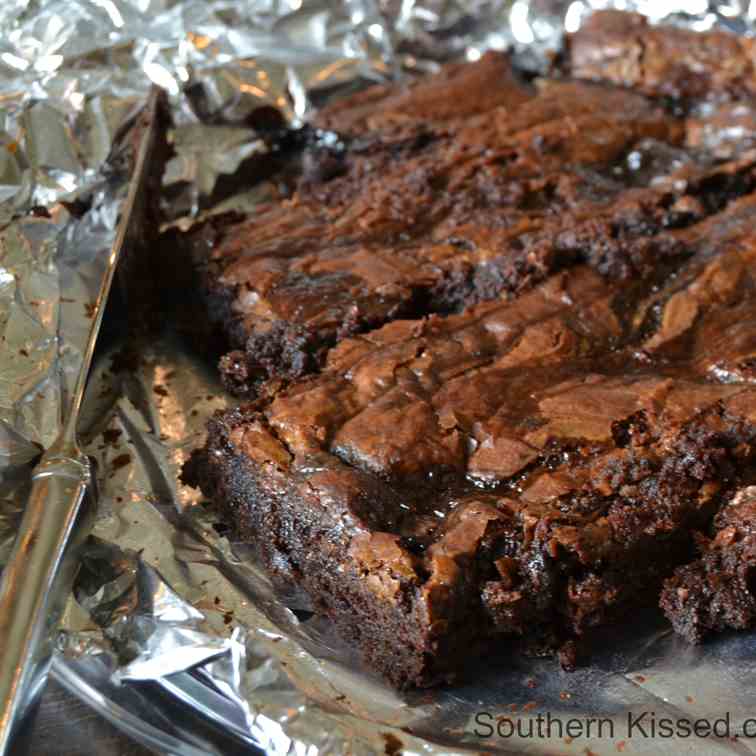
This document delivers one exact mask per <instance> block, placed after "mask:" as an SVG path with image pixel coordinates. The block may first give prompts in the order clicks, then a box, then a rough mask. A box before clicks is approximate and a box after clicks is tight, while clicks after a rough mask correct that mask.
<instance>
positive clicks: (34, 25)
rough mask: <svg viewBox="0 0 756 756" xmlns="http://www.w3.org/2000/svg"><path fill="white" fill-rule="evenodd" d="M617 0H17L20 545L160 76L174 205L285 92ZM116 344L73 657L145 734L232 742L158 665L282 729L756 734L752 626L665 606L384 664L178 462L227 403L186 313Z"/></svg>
mask: <svg viewBox="0 0 756 756" xmlns="http://www.w3.org/2000/svg"><path fill="white" fill-rule="evenodd" d="M599 5H602V6H604V5H605V3H599V2H586V1H585V0H573V1H572V2H558V1H556V2H555V1H554V0H514V1H512V0H506V1H503V0H488V1H485V2H484V1H481V2H478V1H477V0H470V1H469V2H453V1H448V2H442V1H441V0H421V1H419V2H414V1H413V0H402V1H401V2H399V0H382V1H380V2H368V1H367V0H346V1H345V2H341V3H328V2H318V1H315V2H303V1H302V0H259V1H258V0H254V1H253V0H250V2H246V3H239V2H231V1H230V0H228V1H226V0H211V1H209V2H206V1H205V0H185V1H184V2H176V1H174V0H38V1H37V2H31V1H30V0H6V2H4V3H2V6H0V97H1V98H2V109H1V110H0V224H3V225H2V228H1V229H0V562H1V561H2V559H3V557H4V555H5V553H6V552H7V548H8V546H9V544H10V542H11V539H12V537H13V531H14V527H15V524H16V523H17V521H18V517H19V512H20V511H21V508H22V506H23V500H24V494H25V486H26V482H27V480H28V472H29V469H30V467H31V464H32V463H33V461H34V459H35V457H36V456H37V455H38V453H39V451H40V449H41V448H43V447H45V446H46V445H47V444H49V443H50V442H51V440H52V439H53V438H54V436H55V435H56V431H57V426H58V422H59V412H60V406H61V403H62V401H64V398H65V392H66V387H67V386H68V385H70V380H71V377H72V376H74V375H75V374H76V371H77V368H78V364H79V349H80V345H81V344H83V342H84V339H85V338H86V333H87V329H88V323H89V318H90V317H91V314H92V313H91V307H90V304H89V303H90V302H91V301H93V299H94V295H95V293H96V291H97V289H98V288H99V277H100V275H101V262H102V258H103V257H104V253H105V251H106V250H107V249H108V247H109V245H110V243H111V242H112V238H113V231H114V228H115V222H116V219H117V212H118V206H119V202H120V199H121V198H122V192H123V187H120V188H118V187H113V186H112V185H110V186H106V185H105V184H103V183H102V180H101V177H102V174H101V172H100V166H101V165H102V162H103V160H104V159H105V158H106V156H107V154H108V150H109V148H110V144H111V141H112V138H113V135H114V133H115V131H116V129H117V127H118V124H119V123H120V122H121V121H122V120H123V118H124V116H125V114H127V113H128V112H129V111H130V110H131V109H132V108H133V107H134V106H135V105H136V104H138V103H139V102H141V101H142V99H143V98H144V96H145V94H146V92H147V89H148V87H149V86H150V85H151V84H152V83H153V82H154V83H157V84H159V85H161V86H163V87H164V88H165V89H166V90H167V91H168V93H169V94H170V96H171V102H172V105H173V112H174V119H175V124H176V126H175V129H174V131H173V133H172V140H173V143H174V145H175V147H176V151H177V155H176V157H175V158H174V159H173V161H172V162H171V163H170V165H169V167H168V171H167V175H166V179H165V198H166V202H165V205H166V207H165V210H166V213H167V216H168V217H169V218H171V219H173V220H176V219H178V218H180V217H181V216H187V217H188V216H193V215H195V214H196V213H197V212H199V211H201V210H203V209H205V208H207V207H209V206H212V205H213V203H214V202H215V200H216V199H217V196H218V193H217V190H218V186H219V185H220V184H222V183H223V182H222V181H221V179H222V178H223V177H224V176H225V177H233V178H234V179H235V180H236V181H238V182H239V183H243V173H244V170H245V166H246V165H247V162H246V161H247V160H248V159H250V158H252V157H254V155H255V154H256V153H257V152H259V151H260V150H265V149H266V146H265V141H264V139H262V138H261V131H260V130H261V128H262V126H264V125H265V124H266V123H270V119H271V118H274V119H275V118H277V116H275V115H274V114H273V111H272V110H271V108H275V109H276V110H277V111H278V112H279V113H280V114H281V116H282V117H283V120H285V121H287V122H290V123H297V122H300V121H302V120H303V119H305V118H306V117H307V115H308V113H309V112H310V110H311V109H312V108H313V107H315V106H316V104H317V103H319V102H321V101H322V100H323V98H324V97H326V96H338V94H339V93H340V92H342V91H346V90H348V89H350V88H353V87H355V86H359V85H362V84H364V83H365V82H366V81H371V80H380V79H384V78H388V77H391V76H397V75H406V74H407V72H412V71H413V70H416V71H425V70H432V69H433V68H434V67H435V66H436V65H437V64H438V62H439V61H443V60H447V59H450V58H467V59H469V60H474V59H476V58H477V57H479V56H480V55H481V54H482V51H483V50H485V49H487V48H497V49H501V48H512V49H514V50H515V53H516V55H517V56H519V57H520V58H521V60H522V62H523V63H524V64H525V65H529V66H530V67H531V68H535V69H538V68H540V67H543V66H544V65H545V62H546V60H547V55H548V53H549V51H551V50H553V49H556V48H557V47H558V45H559V43H560V40H561V38H562V35H563V33H564V30H565V29H566V30H574V29H576V28H577V27H578V26H579V24H580V21H581V19H582V18H583V17H584V16H585V14H586V13H587V12H589V11H590V9H591V8H592V7H598V6H599ZM617 5H618V6H619V5H620V4H619V3H617ZM621 7H623V8H626V9H637V10H640V11H641V12H644V13H646V14H647V15H649V16H651V17H652V18H653V19H654V20H661V19H665V21H667V22H672V23H678V24H684V25H687V26H692V27H693V28H696V29H701V30H703V29H708V28H711V27H713V26H720V27H724V28H729V29H731V30H733V31H736V32H738V33H750V32H751V30H752V19H753V17H754V16H756V5H754V4H753V3H751V5H748V4H747V3H745V2H740V1H739V0H731V1H730V2H721V3H713V2H707V0H683V1H681V0H672V1H671V2H664V3H662V2H653V3H651V2H647V1H646V0H636V1H635V2H632V1H631V0H626V1H625V2H623V3H622V4H621ZM83 195H86V196H87V197H89V198H90V199H91V200H92V202H91V208H90V210H89V211H88V212H87V213H85V214H84V215H83V216H81V217H79V216H78V214H75V213H74V214H72V211H73V210H74V209H75V207H76V205H75V204H71V201H73V200H74V199H75V198H76V197H81V196H83ZM257 199H259V192H255V191H252V192H248V193H246V194H244V193H238V194H235V195H234V196H233V197H231V198H230V199H227V200H226V204H228V203H232V204H234V203H235V204H242V205H249V203H254V202H255V201H256V200H257ZM42 207H44V208H46V210H45V211H42V210H41V209H39V208H42ZM67 208H68V209H67ZM62 289H65V290H66V291H67V292H68V291H71V290H73V291H75V292H76V293H75V296H70V294H67V295H66V296H65V297H62V296H61V290H62ZM116 330H117V329H116ZM122 347H123V344H121V343H118V342H116V343H115V344H113V345H112V347H111V349H110V351H109V352H107V353H105V354H103V355H102V356H101V358H100V359H99V361H98V363H97V364H96V366H95V370H94V374H93V376H92V379H91V381H90V386H89V390H88V393H87V398H86V404H85V407H84V409H83V413H82V417H81V425H80V431H81V435H82V437H83V438H84V439H85V440H86V442H87V445H86V448H87V452H88V453H90V454H91V455H92V456H94V457H95V458H96V460H97V463H98V470H99V474H98V476H99V479H100V480H99V483H100V508H99V514H98V518H97V522H96V525H95V529H94V533H93V536H92V539H91V542H90V545H89V548H88V550H87V553H86V556H85V560H84V564H83V567H82V570H81V573H80V576H79V579H78V581H77V584H76V587H75V590H74V594H73V596H72V597H71V600H70V602H69V605H68V608H67V611H66V615H65V618H64V628H63V631H62V633H61V636H60V643H59V655H58V659H57V662H56V669H57V670H58V672H59V674H60V675H62V676H63V677H64V678H65V679H66V680H67V681H68V684H69V685H70V686H71V687H74V688H77V689H78V690H79V691H81V692H82V694H83V695H86V696H88V697H89V699H90V701H91V702H92V703H93V704H94V705H98V706H100V708H101V710H102V711H103V712H104V713H106V714H107V715H109V716H111V717H112V718H114V719H117V720H118V721H120V722H121V724H122V726H126V721H127V719H128V718H129V717H130V719H128V721H129V722H130V724H129V725H128V727H129V730H130V731H131V732H132V734H135V735H136V736H139V737H142V738H143V739H144V740H145V742H148V743H149V744H150V745H152V746H154V747H158V748H159V747H163V748H164V749H166V750H171V751H172V752H177V753H179V752H185V753H195V752H198V751H197V749H198V748H199V750H210V748H211V747H210V746H209V745H208V743H207V741H206V740H203V739H202V737H201V736H200V735H198V734H197V732H196V731H195V730H194V729H193V728H194V725H193V724H192V722H193V721H194V720H192V719H191V718H190V717H188V716H186V717H184V716H181V717H178V720H177V718H176V717H175V716H173V715H171V716H170V717H169V716H167V715H166V716H164V717H163V718H162V719H161V718H160V717H159V716H158V713H156V712H159V711H160V710H161V709H160V707H161V703H160V701H159V700H158V699H154V700H153V699H152V698H150V695H151V694H149V693H144V694H141V693H140V696H141V698H139V697H136V696H130V693H131V692H133V691H137V690H141V688H140V687H139V686H140V682H144V681H151V682H158V683H159V684H160V685H161V686H162V688H163V690H165V691H168V692H169V693H170V695H171V696H172V697H174V698H175V699H176V700H180V701H182V702H183V704H182V705H187V704H188V705H189V706H191V707H192V708H193V709H194V710H196V711H198V712H202V713H203V714H204V715H206V716H208V717H210V718H211V719H214V720H215V721H216V722H217V723H219V724H220V726H221V727H224V728H226V729H227V730H228V731H230V732H233V733H234V734H235V735H236V736H238V737H239V738H240V741H244V742H246V743H248V744H255V745H257V746H259V747H261V748H263V749H264V750H266V751H267V752H269V753H276V754H289V753H292V754H293V753H296V754H308V755H309V754H316V753H347V752H348V753H355V754H372V753H389V754H392V753H398V752H400V751H402V750H403V751H405V752H407V753H433V754H437V753H438V754H440V753H464V752H480V751H481V750H483V751H486V752H497V753H509V752H513V751H518V752H530V753H539V754H542V753H543V754H545V753H596V754H598V753H612V752H619V751H623V750H625V749H626V750H627V752H632V753H639V752H640V753H644V752H647V753H657V752H658V751H659V750H660V749H669V750H677V751H679V750H686V752H690V753H706V754H709V753H718V752H729V751H732V752H737V753H741V754H742V753H748V752H750V751H751V750H756V749H755V748H754V745H752V744H753V743H754V742H755V741H753V740H752V739H751V738H750V737H748V736H749V734H750V735H756V721H754V720H752V719H750V718H751V717H752V716H755V715H756V712H754V711H753V710H752V708H751V702H752V701H753V700H755V699H756V682H754V681H755V680H756V674H754V673H755V672H756V653H754V652H755V651H756V637H754V636H753V635H748V634H745V635H739V636H735V637H727V638H722V639H720V640H718V641H716V642H714V643H711V644H708V645H706V646H704V647H702V648H689V647H687V646H684V645H683V644H682V643H681V642H680V641H678V640H677V639H676V638H675V637H674V636H673V635H672V634H671V632H670V631H669V629H668V627H667V626H666V625H663V624H659V621H658V619H655V618H654V617H653V616H648V617H646V616H638V617H636V618H635V621H634V622H633V623H631V627H629V628H625V630H624V631H623V630H618V629H617V628H610V629H608V630H607V631H606V632H605V634H604V635H599V636H597V638H596V641H595V645H596V646H597V647H598V648H599V651H598V652H597V653H596V654H595V655H594V657H593V658H592V661H591V665H590V667H588V668H585V669H581V670H579V671H577V672H574V673H571V674H567V673H564V672H561V671H560V670H559V669H558V667H557V665H556V664H555V663H554V662H553V661H552V660H540V661H537V660H528V659H525V658H523V657H521V656H520V655H518V654H517V653H516V652H515V650H514V648H513V646H512V644H510V643H509V642H502V644H501V647H500V648H497V649H496V650H495V653H493V652H492V656H490V657H489V658H486V659H483V660H480V661H479V662H476V663H475V664H474V665H473V666H471V668H470V669H469V670H468V671H467V674H466V675H465V679H464V681H463V682H462V683H460V684H459V685H456V686H454V687H452V688H449V689H445V690H435V691H430V692H428V691H425V692H411V693H407V694H401V695H400V694H398V693H397V692H396V691H393V690H391V689H390V688H388V687H387V686H386V685H385V684H384V683H383V682H382V681H381V680H379V679H376V678H375V677H374V676H372V675H370V674H369V673H367V672H366V671H365V670H364V668H363V667H361V666H360V664H359V663H358V661H357V660H356V659H355V657H354V654H353V653H352V652H351V651H350V650H349V649H348V648H346V647H345V646H344V645H343V644H342V643H341V642H340V641H339V639H338V638H337V637H335V635H334V634H333V632H332V630H331V628H330V627H329V625H328V624H327V623H325V622H323V621H322V620H321V619H319V618H317V617H314V616H312V615H311V614H310V613H309V612H307V611H305V610H300V609H298V607H297V604H296V599H295V597H287V596H281V595H277V594H275V593H274V592H273V591H272V589H271V587H270V585H269V583H268V581H267V579H266V577H265V575H264V574H263V573H262V572H261V571H260V570H258V569H257V568H256V567H255V565H254V564H253V562H252V561H250V559H249V558H248V555H247V554H246V553H245V550H244V548H243V546H241V545H239V544H233V543H230V542H229V541H228V539H227V538H226V537H225V534H224V533H225V531H224V528H223V527H222V523H218V522H216V521H215V518H214V515H213V513H212V511H211V510H210V509H208V508H207V507H206V505H205V504H203V502H202V501H201V500H200V498H199V497H198V495H197V493H196V492H195V491H193V490H191V489H188V488H186V487H184V486H182V485H181V484H180V483H179V482H178V471H179V468H180V467H181V465H182V463H183V462H184V460H185V459H186V457H187V456H188V454H189V451H190V450H191V449H192V448H193V447H194V446H196V445H198V444H199V443H200V442H201V440H202V436H203V432H204V424H205V420H206V419H207V417H208V416H209V415H210V414H211V413H212V412H213V411H214V410H216V409H218V408H220V407H223V406H225V405H226V404H227V403H228V402H230V401H233V400H231V399H229V398H228V397H227V396H226V395H225V394H224V393H223V391H222V390H221V389H220V387H219V385H218V383H217V381H216V376H215V373H214V370H213V369H212V367H210V366H207V365H205V364H204V363H203V362H202V361H201V360H199V359H198V358H197V357H196V356H195V355H193V354H192V353H191V351H190V350H189V349H188V348H187V346H186V344H184V343H183V342H181V341H180V340H179V339H178V338H177V337H175V336H172V335H171V334H170V333H168V334H166V335H165V336H164V337H163V338H162V340H160V341H159V342H156V343H153V344H152V345H151V346H150V348H149V349H147V350H143V352H142V353H141V354H140V355H139V358H138V359H137V360H134V359H131V360H130V361H129V364H128V365H126V366H125V369H124V362H125V361H124V359H123V353H122ZM601 649H603V650H601ZM145 697H146V698H145ZM143 699H144V700H148V702H149V703H148V705H146V704H145V703H144V700H143ZM124 702H126V703H124ZM140 702H141V703H140ZM129 712H130V713H129ZM539 715H540V717H541V719H540V724H539ZM547 717H550V719H547ZM665 718H669V719H672V720H678V719H680V718H688V719H690V720H697V719H703V720H704V721H705V722H708V723H709V726H710V728H711V727H713V726H714V725H715V724H716V723H717V722H720V721H723V722H725V723H726V728H727V729H726V732H723V728H724V725H723V724H721V723H720V724H719V725H717V727H718V729H717V730H715V731H714V732H713V733H712V734H711V735H708V736H700V737H687V738H686V737H678V738H677V739H668V738H666V737H664V735H663V733H661V732H660V729H659V722H660V721H661V720H663V719H665ZM592 719H593V720H596V721H595V722H594V724H593V725H591V724H590V721H591V720H592ZM548 722H550V725H549V726H548V727H547V728H546V724H547V723H548ZM571 722H573V723H576V724H570V723H571ZM749 722H750V723H751V724H750V725H749ZM539 728H540V729H539ZM148 733H152V734H151V735H148ZM155 733H157V735H156V734H155ZM720 735H722V737H720ZM161 738H162V740H161ZM177 744H178V745H177ZM182 744H183V745H182ZM198 744H199V745H198ZM192 748H194V750H192Z"/></svg>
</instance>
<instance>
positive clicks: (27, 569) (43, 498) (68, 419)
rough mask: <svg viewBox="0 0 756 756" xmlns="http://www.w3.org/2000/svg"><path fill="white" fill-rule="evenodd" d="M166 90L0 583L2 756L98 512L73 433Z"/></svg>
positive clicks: (149, 106)
mask: <svg viewBox="0 0 756 756" xmlns="http://www.w3.org/2000/svg"><path fill="white" fill-rule="evenodd" d="M163 96H164V95H163V93H162V92H161V90H159V89H157V88H155V89H153V90H152V92H151V93H150V95H149V98H148V101H147V103H146V106H145V107H144V109H143V110H142V111H141V113H140V114H139V116H138V117H137V118H136V119H135V122H134V123H133V124H132V128H131V129H130V131H129V134H128V138H129V140H132V141H131V145H132V146H133V151H132V153H131V154H132V155H135V158H132V165H133V168H132V170H131V175H130V178H129V188H128V192H127V195H126V199H125V201H124V205H123V207H122V211H121V215H120V220H119V222H118V226H117V230H116V237H115V241H114V243H113V246H112V247H111V249H110V252H109V257H108V260H107V265H106V268H105V273H104V276H103V279H102V283H101V285H100V290H99V294H98V297H97V301H96V305H95V308H94V317H93V319H92V325H91V329H90V332H89V336H88V339H87V343H86V348H85V350H84V352H83V360H82V364H81V366H80V370H79V373H78V377H77V380H76V383H75V386H74V389H73V391H72V393H71V395H70V397H69V401H68V402H67V405H66V406H65V407H64V409H63V416H62V430H61V432H60V434H59V436H58V438H57V439H56V441H55V442H54V443H53V444H52V445H51V446H50V447H49V448H48V449H47V450H46V451H45V452H44V454H43V455H42V457H41V459H40V461H39V463H38V464H37V466H36V467H35V468H34V471H33V472H32V481H31V492H30V495H29V499H28V502H27V504H26V509H25V511H24V515H23V518H22V521H21V525H20V528H19V531H18V533H17V535H16V540H15V544H14V546H13V550H12V552H11V555H10V558H9V560H8V563H7V565H6V567H5V570H4V571H3V573H2V581H1V582H0V756H2V754H5V753H6V751H7V750H8V748H9V744H10V741H11V738H12V736H13V734H14V733H15V731H16V728H17V725H18V724H19V723H20V721H21V720H22V718H23V716H24V714H25V713H26V712H27V711H29V709H30V708H31V705H32V704H33V703H34V702H35V701H36V699H37V697H38V695H39V694H40V692H41V691H42V689H43V688H44V685H45V682H46V680H47V673H48V670H49V668H50V662H51V660H52V654H53V650H54V644H55V638H56V634H57V628H58V625H59V622H60V618H61V614H62V611H63V609H64V607H65V604H66V601H67V599H68V596H69V594H70V592H71V588H72V585H73V581H74V578H75V576H76V572H77V570H78V566H79V552H80V548H81V546H82V544H83V543H84V541H85V539H86V537H87V535H88V533H89V531H90V530H91V525H92V522H93V520H94V514H95V511H96V502H97V494H96V491H95V477H94V474H93V470H92V467H91V464H90V461H89V459H88V458H87V457H86V455H85V454H84V453H83V452H82V451H81V449H80V447H79V442H78V439H77V434H76V427H77V421H78V418H79V411H80V408H81V403H82V399H83V396H84V389H85V387H86V384H87V377H88V374H89V369H90V367H91V364H92V357H93V354H94V350H95V344H96V342H97V336H98V334H99V331H100V325H101V323H102V318H103V313H104V311H105V303H106V302H107V299H108V294H109V293H110V289H111V285H112V283H113V277H114V275H115V271H116V267H117V265H118V262H119V260H120V259H121V258H122V257H123V255H124V252H125V251H126V250H128V249H129V247H130V245H131V244H132V243H133V242H134V240H135V236H136V235H137V234H138V233H139V225H140V223H139V218H140V216H142V215H143V211H144V209H145V203H146V202H147V199H146V198H147V195H148V192H147V191H146V187H147V181H148V178H149V176H150V175H151V170H152V169H153V168H154V166H152V165H151V164H152V161H153V160H154V157H155V152H156V149H157V142H158V136H159V121H160V118H159V117H158V116H159V109H160V108H161V107H162V98H163Z"/></svg>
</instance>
